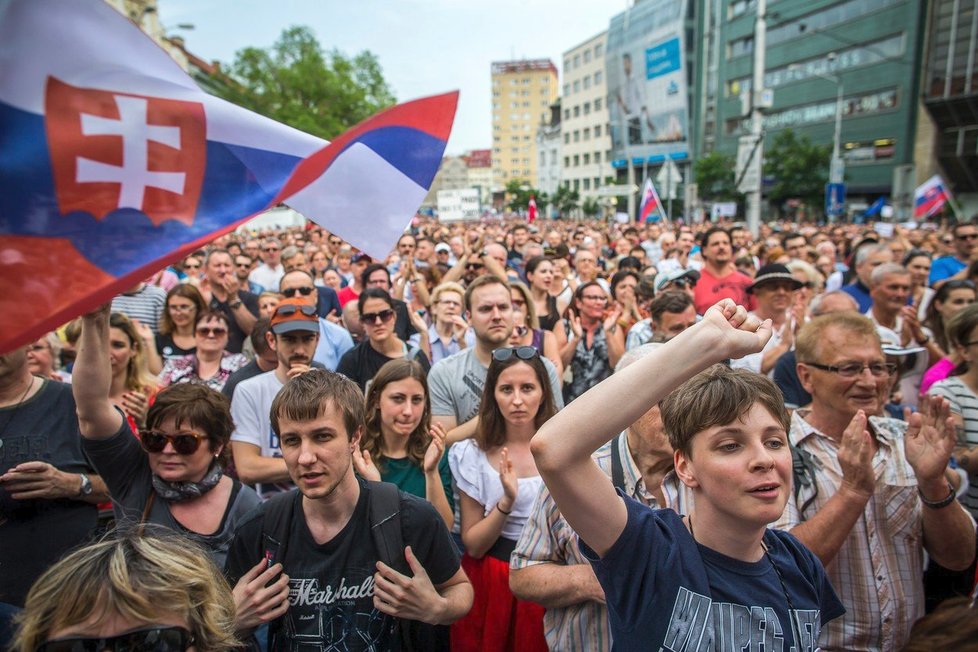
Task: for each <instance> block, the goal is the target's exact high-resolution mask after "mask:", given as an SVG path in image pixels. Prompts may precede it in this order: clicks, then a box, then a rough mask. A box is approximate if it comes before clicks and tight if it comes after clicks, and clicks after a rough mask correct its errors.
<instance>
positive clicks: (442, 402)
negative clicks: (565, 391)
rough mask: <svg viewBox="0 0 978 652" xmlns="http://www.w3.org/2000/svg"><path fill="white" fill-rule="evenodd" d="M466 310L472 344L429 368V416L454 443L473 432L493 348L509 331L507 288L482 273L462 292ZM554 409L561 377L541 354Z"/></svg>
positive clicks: (560, 404) (504, 342)
mask: <svg viewBox="0 0 978 652" xmlns="http://www.w3.org/2000/svg"><path fill="white" fill-rule="evenodd" d="M464 302H465V310H466V311H467V312H468V321H469V325H470V326H471V327H472V329H473V331H475V346H471V347H466V348H465V349H463V350H462V351H460V352H458V353H456V354H454V355H450V356H448V357H447V358H443V359H442V360H440V361H438V362H437V363H436V364H435V365H433V366H432V367H431V371H430V372H428V390H429V392H430V395H431V418H432V420H433V421H436V422H438V423H440V424H441V425H442V426H443V427H444V428H445V430H446V431H448V442H449V443H455V442H457V441H461V440H463V439H466V438H468V437H471V436H472V435H473V434H475V428H476V425H478V421H479V420H478V414H479V406H480V405H481V403H482V390H483V387H484V386H485V383H486V374H487V373H488V371H489V362H490V361H491V360H492V352H493V351H494V350H496V349H498V348H500V347H506V346H508V343H509V336H510V334H511V333H512V332H513V304H512V302H511V299H510V293H509V286H508V285H507V284H506V283H505V282H504V281H503V280H502V279H500V278H498V277H496V276H489V275H485V276H480V277H479V278H477V279H475V280H474V281H473V282H472V283H471V285H469V287H468V289H466V291H465V297H464ZM541 360H542V361H543V364H544V366H545V367H546V368H547V374H548V376H549V377H550V387H551V389H552V390H553V393H554V400H555V401H557V407H558V409H559V408H562V407H563V401H562V400H561V391H560V379H559V378H557V370H556V368H554V365H553V363H552V362H550V361H549V360H547V359H546V358H543V357H541Z"/></svg>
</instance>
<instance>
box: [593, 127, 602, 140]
mask: <svg viewBox="0 0 978 652" xmlns="http://www.w3.org/2000/svg"><path fill="white" fill-rule="evenodd" d="M594 137H595V138H600V137H601V125H594Z"/></svg>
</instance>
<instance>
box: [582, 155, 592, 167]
mask: <svg viewBox="0 0 978 652" xmlns="http://www.w3.org/2000/svg"><path fill="white" fill-rule="evenodd" d="M584 165H591V155H590V154H585V155H584Z"/></svg>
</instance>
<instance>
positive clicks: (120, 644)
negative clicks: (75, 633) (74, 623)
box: [37, 627, 194, 652]
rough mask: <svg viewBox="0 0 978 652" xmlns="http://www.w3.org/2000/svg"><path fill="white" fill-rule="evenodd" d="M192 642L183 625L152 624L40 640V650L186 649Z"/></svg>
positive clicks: (124, 651) (173, 651)
mask: <svg viewBox="0 0 978 652" xmlns="http://www.w3.org/2000/svg"><path fill="white" fill-rule="evenodd" d="M193 644H194V636H193V634H191V633H190V632H189V631H188V630H186V629H184V628H183V627H152V628H148V629H137V630H135V631H132V632H127V633H125V634H119V635H118V636H109V637H106V638H89V637H82V636H79V637H71V638H61V639H58V640H55V641H48V642H47V643H41V644H40V645H39V646H38V647H37V652H105V651H106V650H109V651H111V652H136V651H137V650H152V651H153V652H184V651H185V650H186V649H187V648H189V647H190V646H192V645H193Z"/></svg>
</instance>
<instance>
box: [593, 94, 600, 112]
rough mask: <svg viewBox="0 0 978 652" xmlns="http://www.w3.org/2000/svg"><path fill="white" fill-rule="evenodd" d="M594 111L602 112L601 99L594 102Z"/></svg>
mask: <svg viewBox="0 0 978 652" xmlns="http://www.w3.org/2000/svg"><path fill="white" fill-rule="evenodd" d="M594 110H595V111H600V110H601V98H600V97H599V98H598V99H596V100H594Z"/></svg>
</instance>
